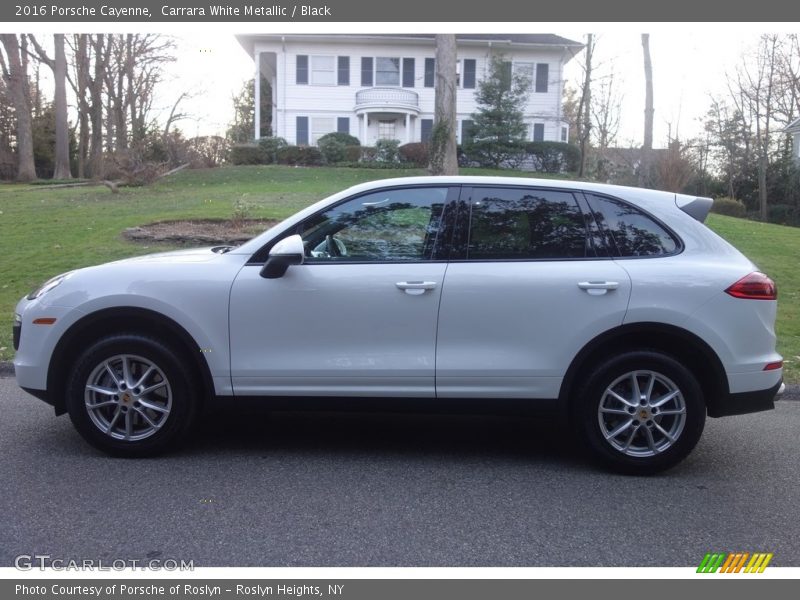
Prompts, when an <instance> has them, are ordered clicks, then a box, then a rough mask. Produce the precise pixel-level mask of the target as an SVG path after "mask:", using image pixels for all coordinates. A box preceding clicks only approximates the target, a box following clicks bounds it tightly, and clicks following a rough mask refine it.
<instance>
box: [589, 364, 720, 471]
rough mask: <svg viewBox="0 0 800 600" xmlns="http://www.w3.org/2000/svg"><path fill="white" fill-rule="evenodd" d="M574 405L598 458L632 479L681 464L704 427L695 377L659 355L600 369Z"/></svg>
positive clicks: (700, 394)
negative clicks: (633, 476)
mask: <svg viewBox="0 0 800 600" xmlns="http://www.w3.org/2000/svg"><path fill="white" fill-rule="evenodd" d="M576 402H577V409H578V410H577V414H576V417H577V418H578V423H579V425H580V427H581V429H582V432H581V433H582V434H583V437H584V439H585V440H586V441H587V442H588V445H589V447H590V448H591V450H592V451H593V453H594V455H595V456H596V457H597V458H599V459H600V460H601V461H602V462H603V463H604V464H606V465H607V466H609V467H611V468H613V469H615V470H617V471H621V472H626V473H631V474H650V473H656V472H659V471H663V470H664V469H668V468H670V467H672V466H674V465H676V464H677V463H679V462H680V461H681V460H683V459H684V458H685V457H686V456H687V455H688V454H689V453H690V452H691V451H692V449H693V448H694V447H695V445H696V444H697V442H698V440H699V439H700V435H701V434H702V432H703V426H704V424H705V416H706V407H705V401H704V398H703V392H702V389H701V387H700V385H699V383H698V382H697V379H696V377H695V376H694V375H693V374H692V372H691V371H690V370H689V369H688V368H686V367H685V366H684V365H682V364H681V363H680V362H678V361H677V360H675V359H674V358H672V357H671V356H668V355H666V354H662V353H660V352H655V351H635V352H628V353H625V354H622V355H619V356H616V357H614V358H612V359H610V360H608V361H606V362H604V363H602V364H600V365H599V366H598V367H597V368H596V369H595V370H594V371H593V372H592V373H591V374H590V375H589V377H588V379H587V383H586V385H585V386H584V387H583V388H582V390H581V391H580V392H579V394H578V397H577V398H576Z"/></svg>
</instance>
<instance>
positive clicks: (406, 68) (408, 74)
mask: <svg viewBox="0 0 800 600" xmlns="http://www.w3.org/2000/svg"><path fill="white" fill-rule="evenodd" d="M403 87H412V88H413V87H414V59H413V58H404V59H403Z"/></svg>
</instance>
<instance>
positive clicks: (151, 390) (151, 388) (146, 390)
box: [139, 381, 167, 396]
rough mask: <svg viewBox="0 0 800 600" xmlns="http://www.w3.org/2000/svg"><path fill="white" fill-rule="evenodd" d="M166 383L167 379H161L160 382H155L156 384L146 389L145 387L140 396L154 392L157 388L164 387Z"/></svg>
mask: <svg viewBox="0 0 800 600" xmlns="http://www.w3.org/2000/svg"><path fill="white" fill-rule="evenodd" d="M165 385H167V382H166V381H159V382H158V383H155V384H153V385H151V386H150V387H149V388H145V389H143V390H142V391H141V393H140V394H139V396H146V395H147V394H149V393H150V392H154V391H155V390H157V389H159V388H162V387H164V386H165Z"/></svg>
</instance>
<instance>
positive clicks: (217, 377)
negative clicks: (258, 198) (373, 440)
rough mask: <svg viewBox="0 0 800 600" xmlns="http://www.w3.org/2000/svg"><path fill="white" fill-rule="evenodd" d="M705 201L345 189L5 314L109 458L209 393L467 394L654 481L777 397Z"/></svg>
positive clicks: (526, 190) (163, 436) (191, 415)
mask: <svg viewBox="0 0 800 600" xmlns="http://www.w3.org/2000/svg"><path fill="white" fill-rule="evenodd" d="M711 203H712V201H711V200H710V199H707V198H695V197H692V196H684V195H680V194H674V193H667V192H659V191H652V190H644V189H635V188H624V187H615V186H606V185H598V184H592V183H585V182H567V181H555V180H536V179H518V178H491V177H419V178H403V179H393V180H383V181H378V182H373V183H367V184H362V185H358V186H355V187H352V188H350V189H348V190H345V191H343V192H341V193H338V194H335V195H334V196H331V197H330V198H327V199H325V200H322V201H321V202H318V203H317V204H314V205H313V206H310V207H308V208H306V209H305V210H302V211H301V212H299V213H297V214H296V215H294V216H292V217H290V218H289V219H287V220H285V221H284V222H282V223H280V224H279V225H277V226H275V227H273V228H272V229H270V230H268V231H266V232H264V233H263V234H261V235H259V236H257V237H255V238H254V239H252V240H251V241H249V242H247V243H245V244H243V245H241V246H238V247H216V248H207V249H200V250H184V251H179V252H168V253H163V254H155V255H150V256H144V257H139V258H133V259H129V260H123V261H118V262H113V263H109V264H104V265H99V266H95V267H88V268H83V269H78V270H75V271H72V272H69V273H65V274H63V275H59V276H58V277H55V278H53V279H51V280H49V281H48V282H46V283H45V284H44V285H42V286H41V287H40V288H39V289H37V290H35V291H34V292H32V293H31V294H30V295H28V296H27V297H26V298H24V299H22V300H21V301H20V303H19V304H18V305H17V308H16V320H15V325H14V340H15V341H14V345H15V348H16V350H17V354H16V358H15V361H14V364H15V370H16V377H17V381H18V383H19V385H20V386H22V387H23V388H24V389H26V390H27V391H29V392H30V393H31V394H33V395H35V396H38V397H39V398H42V399H44V400H46V401H47V402H49V403H50V404H52V405H53V406H54V407H55V410H56V414H61V413H64V412H68V413H69V415H70V418H71V419H72V422H73V423H74V425H75V427H76V428H77V430H78V431H79V432H80V433H81V435H83V437H85V438H86V440H88V441H89V442H90V443H91V444H93V445H95V446H96V447H98V448H100V449H102V450H104V451H106V452H109V453H112V454H117V455H125V456H144V455H150V454H154V453H158V452H160V451H162V450H164V449H166V448H167V447H168V446H170V445H172V444H174V443H175V442H177V441H178V440H180V439H181V437H183V436H184V434H185V433H186V432H187V431H188V430H189V428H190V427H191V426H192V424H193V422H194V420H195V418H196V416H197V414H198V410H199V409H200V407H201V405H202V403H203V402H204V401H205V400H206V399H208V398H210V397H217V398H221V399H224V400H225V401H229V402H236V399H237V398H242V397H247V396H256V397H260V398H263V399H265V400H267V399H269V398H276V397H280V398H283V399H284V401H285V399H286V398H289V399H292V398H294V399H296V400H297V401H298V402H299V401H300V399H301V398H308V397H315V398H317V399H318V400H317V404H320V403H321V404H322V405H323V406H324V405H325V403H326V402H327V401H330V403H331V405H333V404H335V400H336V399H337V398H340V399H341V398H356V399H358V398H360V399H362V400H363V401H365V402H367V403H369V402H373V403H374V404H375V406H379V405H380V404H381V403H383V402H388V399H389V398H393V399H416V402H417V404H419V403H420V402H422V403H425V402H430V403H434V402H438V401H442V400H445V401H446V402H447V403H448V405H449V406H450V407H458V406H459V402H460V401H462V400H463V401H464V402H463V404H467V403H472V402H474V401H475V400H480V401H481V402H483V403H484V404H489V405H494V406H496V407H498V408H501V407H503V406H504V404H507V403H512V402H515V403H517V404H519V403H522V404H525V405H528V406H530V407H538V406H551V405H557V406H559V407H560V408H562V409H563V410H564V412H565V414H567V415H568V417H569V419H570V421H571V423H572V424H574V426H575V428H576V429H577V431H578V432H579V433H580V435H581V436H582V437H583V439H584V440H585V441H586V442H587V443H588V446H589V447H590V448H591V449H592V450H593V451H594V453H595V455H596V456H597V457H598V458H600V459H601V460H602V461H604V462H605V463H606V464H608V465H609V466H611V467H614V468H617V469H619V470H623V471H627V472H633V473H647V472H655V471H659V470H662V469H665V468H668V467H670V466H672V465H674V464H676V463H677V462H679V461H680V460H681V459H683V458H684V457H685V456H686V455H687V454H688V453H689V452H690V451H691V450H692V449H693V448H694V446H695V444H696V443H697V441H698V439H699V437H700V435H701V433H702V430H703V425H704V422H705V419H706V416H707V415H708V416H711V417H719V416H723V415H732V414H740V413H747V412H754V411H759V410H765V409H769V408H772V407H773V400H774V398H775V396H776V395H777V394H779V393H780V392H781V391H782V389H783V386H782V360H781V357H780V355H778V354H777V353H776V351H775V333H774V322H775V313H776V308H777V303H776V296H777V292H776V287H775V284H774V283H773V282H772V281H771V280H770V279H769V277H767V276H766V275H764V274H763V273H760V272H759V271H758V269H757V268H756V267H755V266H754V265H753V264H752V263H751V262H750V261H749V260H748V259H747V258H745V257H744V256H742V255H741V254H740V253H739V252H738V251H737V250H736V249H735V248H733V247H732V246H731V245H730V244H728V243H727V242H725V241H724V240H722V239H721V238H720V237H718V236H717V235H716V234H714V233H713V232H712V231H711V230H710V229H708V228H707V227H706V226H705V225H703V220H704V219H705V216H706V214H707V213H708V211H709V209H710V207H711ZM320 398H322V399H323V400H319V399H320ZM367 399H369V400H367ZM289 405H290V406H291V402H290V403H289Z"/></svg>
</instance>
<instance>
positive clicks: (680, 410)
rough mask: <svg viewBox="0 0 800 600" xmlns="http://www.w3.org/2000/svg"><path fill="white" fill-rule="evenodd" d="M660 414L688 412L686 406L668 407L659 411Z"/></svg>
mask: <svg viewBox="0 0 800 600" xmlns="http://www.w3.org/2000/svg"><path fill="white" fill-rule="evenodd" d="M658 414H659V415H683V414H686V409H685V408H674V409H672V408H668V409H667V410H662V411H659V413H658Z"/></svg>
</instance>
